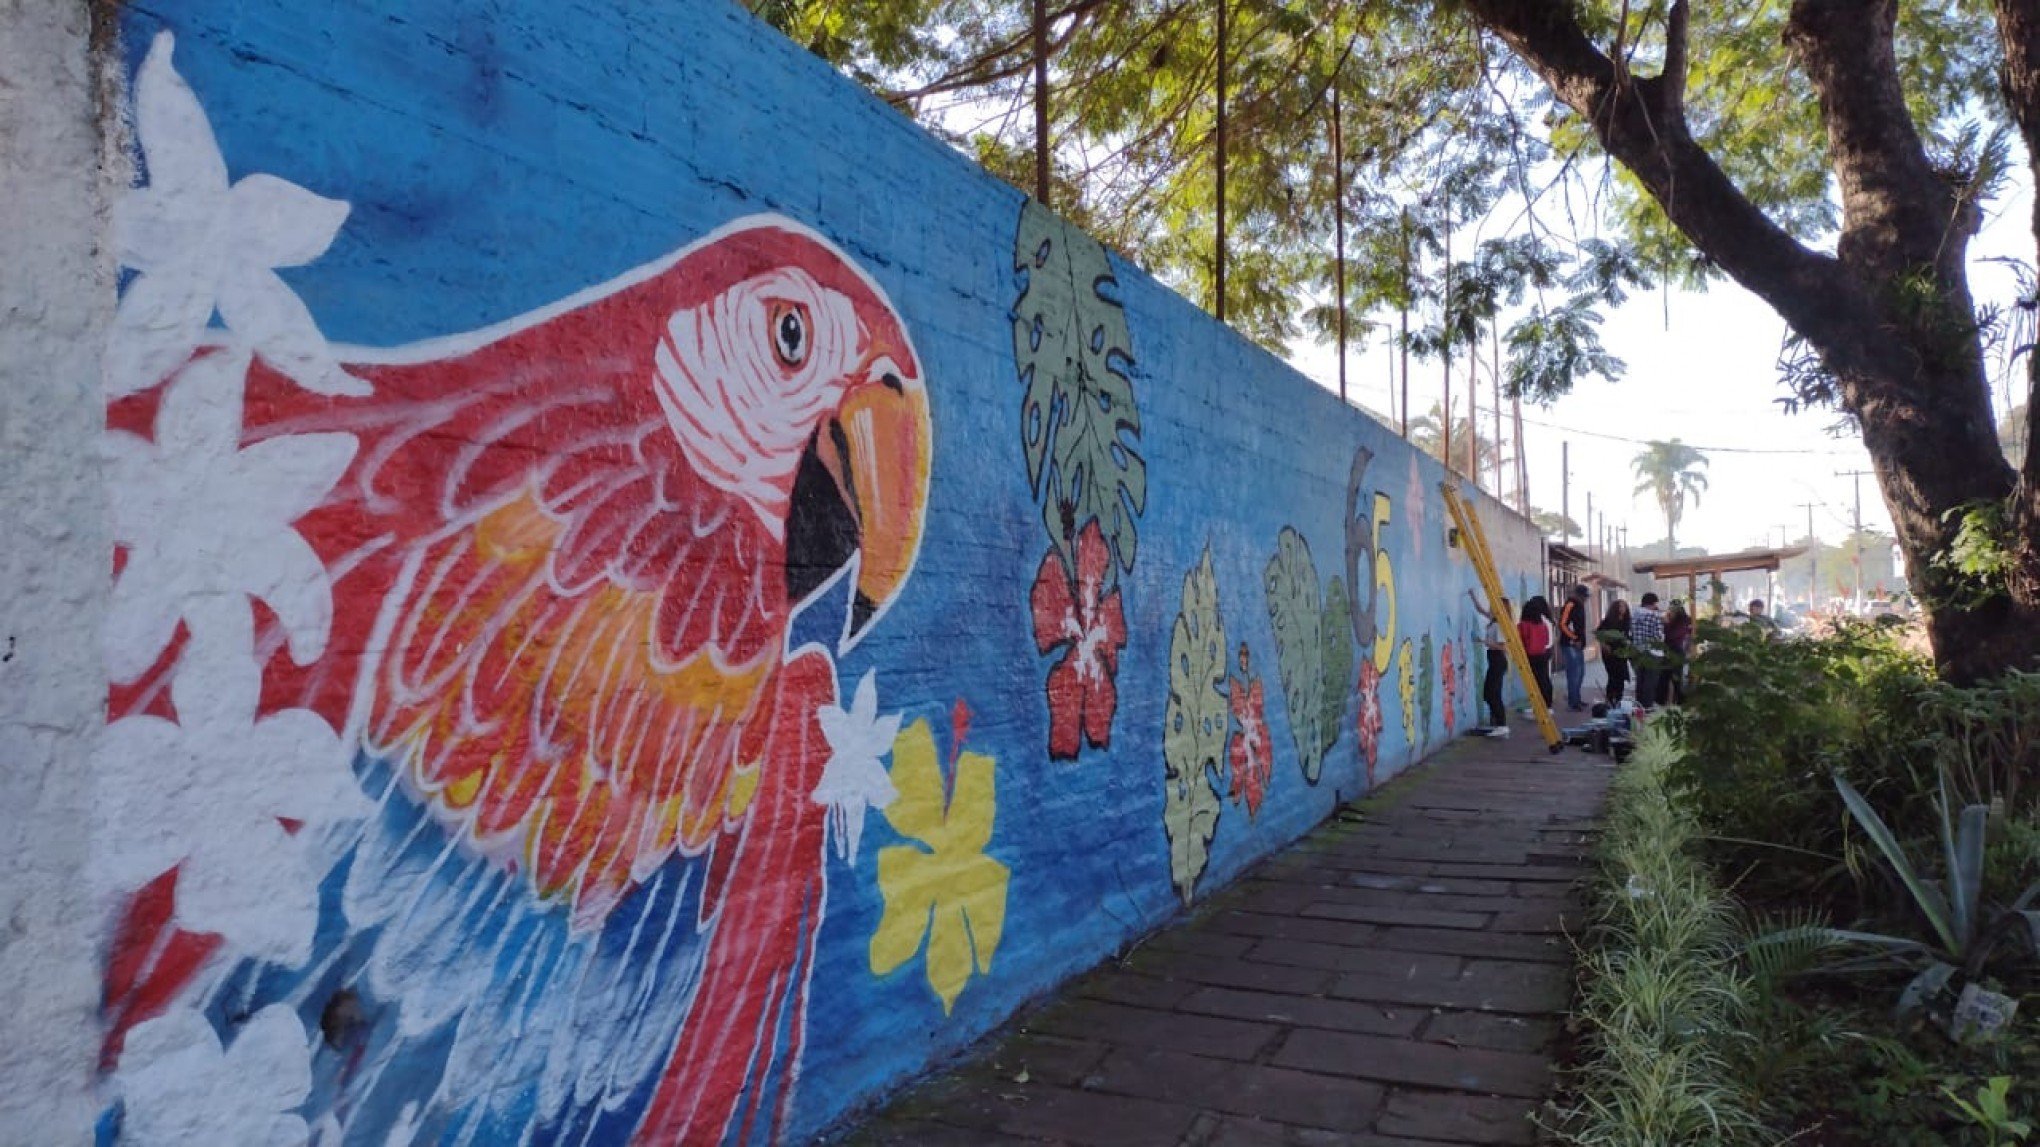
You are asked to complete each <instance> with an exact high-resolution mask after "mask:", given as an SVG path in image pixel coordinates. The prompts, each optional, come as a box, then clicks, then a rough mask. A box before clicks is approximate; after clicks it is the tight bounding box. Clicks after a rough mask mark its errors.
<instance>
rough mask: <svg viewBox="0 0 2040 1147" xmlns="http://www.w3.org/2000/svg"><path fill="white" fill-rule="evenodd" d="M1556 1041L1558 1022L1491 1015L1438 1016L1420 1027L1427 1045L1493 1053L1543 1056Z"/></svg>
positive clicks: (1471, 1013)
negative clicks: (1477, 1048) (1484, 1049)
mask: <svg viewBox="0 0 2040 1147" xmlns="http://www.w3.org/2000/svg"><path fill="white" fill-rule="evenodd" d="M1557 1038H1558V1021H1557V1020H1555V1019H1540V1018H1538V1017H1536V1016H1511V1015H1498V1014H1495V1013H1492V1012H1439V1013H1437V1014H1436V1015H1433V1016H1431V1017H1430V1020H1429V1022H1427V1023H1426V1024H1425V1025H1424V1027H1423V1039H1424V1040H1425V1042H1427V1043H1443V1044H1452V1045H1454V1046H1456V1047H1484V1048H1490V1049H1493V1050H1495V1051H1520V1052H1526V1053H1531V1052H1543V1051H1546V1050H1548V1049H1550V1048H1551V1046H1552V1044H1553V1042H1554V1041H1555V1040H1557Z"/></svg>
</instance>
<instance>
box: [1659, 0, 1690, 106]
mask: <svg viewBox="0 0 2040 1147" xmlns="http://www.w3.org/2000/svg"><path fill="white" fill-rule="evenodd" d="M1691 15H1692V13H1691V11H1690V10H1689V9H1688V8H1687V0H1672V10H1671V13H1670V15H1668V16H1667V17H1666V18H1665V72H1664V81H1665V118H1666V119H1668V120H1671V121H1672V122H1674V123H1680V124H1683V123H1685V122H1686V58H1687V57H1686V51H1687V39H1688V36H1689V29H1688V24H1689V22H1690V18H1691Z"/></svg>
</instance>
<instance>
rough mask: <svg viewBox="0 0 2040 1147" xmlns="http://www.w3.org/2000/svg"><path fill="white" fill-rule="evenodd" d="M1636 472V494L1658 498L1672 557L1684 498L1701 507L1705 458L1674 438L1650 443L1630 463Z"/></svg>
mask: <svg viewBox="0 0 2040 1147" xmlns="http://www.w3.org/2000/svg"><path fill="white" fill-rule="evenodd" d="M1629 465H1630V468H1631V469H1633V470H1635V471H1636V492H1637V493H1638V494H1646V493H1647V494H1649V495H1650V496H1651V497H1653V498H1655V499H1657V504H1658V509H1659V510H1660V511H1662V512H1663V514H1664V516H1665V556H1666V557H1672V556H1674V554H1675V551H1676V550H1677V548H1678V544H1679V519H1680V518H1683V517H1685V516H1686V499H1687V498H1689V497H1690V498H1692V499H1693V504H1694V505H1696V506H1697V505H1699V504H1700V491H1702V490H1705V489H1706V488H1707V475H1705V474H1702V473H1701V472H1700V471H1701V469H1702V468H1704V467H1705V466H1706V465H1707V456H1706V455H1705V454H1702V453H1700V452H1699V451H1698V450H1695V449H1693V448H1692V447H1691V446H1688V445H1686V444H1685V443H1683V442H1681V441H1679V440H1678V439H1676V438H1674V439H1672V440H1671V441H1670V442H1655V441H1654V442H1651V443H1648V444H1647V445H1645V447H1644V449H1643V453H1641V454H1638V455H1637V456H1636V458H1635V459H1634V460H1633V461H1632V462H1630V464H1629Z"/></svg>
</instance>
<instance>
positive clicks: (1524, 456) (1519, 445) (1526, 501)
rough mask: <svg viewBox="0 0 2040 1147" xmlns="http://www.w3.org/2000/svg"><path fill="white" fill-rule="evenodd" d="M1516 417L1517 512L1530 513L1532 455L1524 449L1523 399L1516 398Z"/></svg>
mask: <svg viewBox="0 0 2040 1147" xmlns="http://www.w3.org/2000/svg"><path fill="white" fill-rule="evenodd" d="M1514 406H1515V418H1516V512H1517V513H1519V514H1523V515H1526V516H1527V515H1528V514H1529V513H1530V455H1529V452H1528V451H1526V450H1524V449H1523V400H1522V398H1520V397H1518V398H1516V399H1515V400H1514Z"/></svg>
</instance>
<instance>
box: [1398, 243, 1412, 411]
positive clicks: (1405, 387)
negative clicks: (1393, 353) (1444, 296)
mask: <svg viewBox="0 0 2040 1147" xmlns="http://www.w3.org/2000/svg"><path fill="white" fill-rule="evenodd" d="M1402 296H1403V297H1402V342H1401V344H1400V345H1401V347H1402V436H1403V441H1405V442H1407V441H1409V437H1410V209H1409V208H1407V207H1405V208H1403V209H1402Z"/></svg>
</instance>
